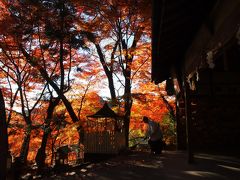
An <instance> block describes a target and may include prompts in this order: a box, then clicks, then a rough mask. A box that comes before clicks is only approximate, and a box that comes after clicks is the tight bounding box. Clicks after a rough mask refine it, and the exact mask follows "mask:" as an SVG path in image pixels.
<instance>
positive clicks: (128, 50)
mask: <svg viewBox="0 0 240 180" xmlns="http://www.w3.org/2000/svg"><path fill="white" fill-rule="evenodd" d="M150 5H151V3H150V2H149V1H142V0H136V1H122V0H120V1H108V0H104V1H99V0H91V1H88V2H85V3H84V2H83V7H84V10H85V11H84V12H85V13H83V15H82V21H81V22H80V25H81V26H80V27H81V29H82V33H83V34H84V35H85V36H86V37H87V39H88V40H89V41H90V42H91V43H92V44H93V46H94V47H95V50H96V54H97V55H98V58H99V61H100V62H101V64H102V67H103V69H104V72H105V74H106V76H107V79H108V87H109V90H110V94H111V98H112V101H113V104H114V103H116V101H117V96H116V91H117V90H118V89H119V88H123V89H124V90H123V91H124V93H123V96H122V98H123V99H124V113H123V114H124V119H125V120H124V126H125V131H126V146H127V147H128V132H129V123H130V118H131V107H132V101H133V100H132V96H131V89H132V86H133V84H134V83H133V77H134V75H135V73H136V72H134V71H133V69H134V66H135V70H136V71H138V70H139V69H140V68H141V67H142V65H143V64H144V63H145V62H146V61H149V60H150V58H149V57H150V56H151V55H150V54H147V56H146V57H145V58H143V57H141V58H139V54H141V53H140V51H141V50H140V47H144V45H145V47H146V44H150V40H149V39H150V36H149V35H150V29H149V27H150V14H151V7H150ZM143 7H144V8H143ZM137 66H138V67H137ZM117 84H119V85H117Z"/></svg>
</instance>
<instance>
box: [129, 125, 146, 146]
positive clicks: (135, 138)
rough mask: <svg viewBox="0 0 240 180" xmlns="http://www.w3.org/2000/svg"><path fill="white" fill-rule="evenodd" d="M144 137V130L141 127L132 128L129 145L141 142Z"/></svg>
mask: <svg viewBox="0 0 240 180" xmlns="http://www.w3.org/2000/svg"><path fill="white" fill-rule="evenodd" d="M143 137H144V132H143V131H142V130H141V129H137V130H135V129H132V130H131V131H130V133H129V147H132V146H134V145H136V144H139V143H140V142H141V141H142V140H143Z"/></svg>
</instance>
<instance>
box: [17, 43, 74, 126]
mask: <svg viewBox="0 0 240 180" xmlns="http://www.w3.org/2000/svg"><path fill="white" fill-rule="evenodd" d="M19 48H20V50H21V51H22V53H23V55H24V56H25V57H26V59H27V61H28V62H29V63H30V64H31V66H32V67H35V68H37V70H38V71H39V72H40V74H41V76H42V78H43V79H44V80H46V81H47V83H48V84H50V85H51V86H52V88H53V89H54V90H55V91H56V93H57V95H58V96H59V97H60V98H61V100H62V102H63V104H64V106H65V107H66V109H67V111H68V114H69V116H70V117H71V119H72V121H73V122H77V121H78V117H77V115H76V113H75V112H74V110H73V107H72V105H71V103H70V102H69V101H68V99H67V98H66V96H65V95H64V92H63V90H61V89H60V88H59V87H58V85H57V84H56V83H55V82H54V81H53V80H52V79H51V78H50V77H49V76H48V73H47V71H46V69H44V68H43V67H42V66H41V65H39V64H38V63H37V61H35V60H33V59H32V57H31V56H30V55H29V54H28V53H27V51H26V50H25V49H24V48H23V47H22V46H21V45H20V46H19Z"/></svg>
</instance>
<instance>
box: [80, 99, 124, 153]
mask: <svg viewBox="0 0 240 180" xmlns="http://www.w3.org/2000/svg"><path fill="white" fill-rule="evenodd" d="M124 146H125V132H124V129H123V128H122V117H121V116H118V115H117V114H116V113H115V112H114V111H113V110H112V109H110V108H109V106H108V105H107V104H106V103H105V104H104V106H103V107H102V108H101V109H100V110H99V111H97V112H96V113H95V114H93V115H90V116H88V121H87V126H86V128H85V132H84V152H85V153H91V154H95V153H96V154H117V153H119V151H121V149H123V148H124Z"/></svg>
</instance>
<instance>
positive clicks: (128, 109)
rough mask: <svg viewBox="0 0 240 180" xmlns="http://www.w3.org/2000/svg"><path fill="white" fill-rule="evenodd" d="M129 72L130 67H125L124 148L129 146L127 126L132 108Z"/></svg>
mask: <svg viewBox="0 0 240 180" xmlns="http://www.w3.org/2000/svg"><path fill="white" fill-rule="evenodd" d="M130 77H131V70H130V67H128V66H127V67H126V73H125V91H124V98H125V104H124V111H125V116H124V127H125V143H126V148H128V146H129V124H130V118H131V108H132V96H131V95H132V94H131V80H130Z"/></svg>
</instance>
